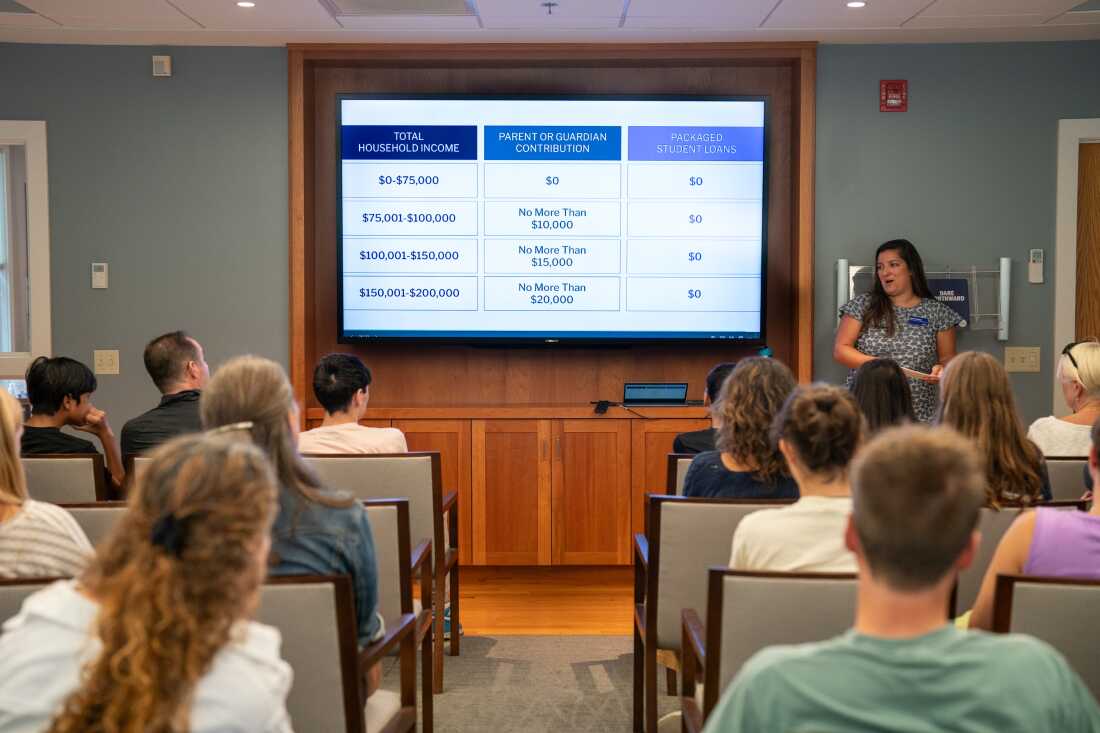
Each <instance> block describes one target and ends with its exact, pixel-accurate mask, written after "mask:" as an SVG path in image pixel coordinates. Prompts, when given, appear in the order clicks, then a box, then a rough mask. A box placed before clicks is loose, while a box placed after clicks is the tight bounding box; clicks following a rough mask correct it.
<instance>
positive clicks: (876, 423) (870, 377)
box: [852, 359, 917, 435]
mask: <svg viewBox="0 0 1100 733" xmlns="http://www.w3.org/2000/svg"><path fill="white" fill-rule="evenodd" d="M852 395H853V396H855V398H856V402H857V403H858V404H859V409H860V410H862V412H863V416H864V417H866V418H867V432H868V434H869V435H874V434H876V433H877V432H878V431H880V430H883V429H884V428H892V427H895V426H897V425H903V424H905V423H911V422H916V420H917V417H916V415H915V414H914V413H913V397H912V393H911V392H910V391H909V379H908V377H906V376H905V373H904V372H902V370H901V367H900V366H898V363H897V362H896V361H894V360H893V359H872V360H871V361H867V362H864V363H863V364H861V365H860V366H859V368H858V369H856V373H855V375H853V377H852Z"/></svg>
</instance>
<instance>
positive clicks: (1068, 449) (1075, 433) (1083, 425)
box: [1027, 341, 1100, 456]
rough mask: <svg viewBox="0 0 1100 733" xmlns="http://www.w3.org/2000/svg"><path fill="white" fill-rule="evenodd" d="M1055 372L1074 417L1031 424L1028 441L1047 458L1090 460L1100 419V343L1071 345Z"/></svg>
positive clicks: (1064, 352)
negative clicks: (1092, 430)
mask: <svg viewBox="0 0 1100 733" xmlns="http://www.w3.org/2000/svg"><path fill="white" fill-rule="evenodd" d="M1055 371H1056V374H1057V377H1058V383H1059V384H1060V385H1061V387H1062V397H1063V399H1065V401H1066V406H1067V407H1069V409H1071V410H1073V414H1072V415H1066V416H1065V417H1055V416H1053V415H1050V416H1048V417H1041V418H1039V419H1038V420H1036V421H1035V422H1033V423H1031V427H1029V428H1028V429H1027V437H1028V438H1030V439H1031V441H1032V442H1033V443H1035V445H1037V446H1039V450H1041V451H1042V452H1043V455H1046V456H1087V455H1088V454H1089V443H1090V441H1089V429H1090V428H1091V426H1092V424H1093V423H1094V422H1096V421H1097V420H1098V419H1100V343H1097V342H1095V341H1084V342H1078V343H1072V344H1069V345H1068V346H1066V348H1064V349H1062V357H1061V358H1060V359H1059V360H1058V366H1057V367H1056V368H1055Z"/></svg>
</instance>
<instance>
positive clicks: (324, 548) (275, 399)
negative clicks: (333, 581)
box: [199, 356, 385, 691]
mask: <svg viewBox="0 0 1100 733" xmlns="http://www.w3.org/2000/svg"><path fill="white" fill-rule="evenodd" d="M199 409H200V412H201V413H202V423H203V425H204V426H205V427H206V428H208V429H209V428H216V427H219V426H232V425H239V424H245V423H246V424H247V425H248V429H249V432H250V433H251V435H252V441H253V442H254V443H255V444H256V446H257V447H259V448H260V450H262V451H263V452H264V453H265V454H267V457H268V458H269V459H270V460H271V464H272V466H273V467H274V469H275V478H276V480H277V481H278V483H279V514H278V517H277V518H276V520H275V525H274V526H273V528H272V545H271V574H272V575H347V576H348V577H350V578H351V584H352V588H353V589H354V592H355V613H356V616H357V617H358V632H359V646H360V647H364V646H366V645H368V644H369V643H370V642H371V641H374V640H376V639H377V638H379V637H381V636H382V634H383V633H384V632H385V629H384V628H383V625H382V617H381V616H379V615H378V565H377V560H376V559H375V552H374V536H373V535H372V534H371V529H370V522H369V521H368V520H367V511H366V509H364V508H363V505H362V504H360V503H359V502H357V501H355V498H354V497H352V496H351V495H349V494H346V493H342V492H336V491H330V490H328V489H326V488H325V487H324V486H322V485H321V482H320V480H319V479H318V478H317V476H315V475H314V473H313V471H312V470H310V468H309V467H308V466H306V464H305V463H304V462H303V461H302V457H301V456H300V455H299V454H298V418H299V414H298V404H297V402H295V400H294V392H293V391H292V390H291V388H290V382H289V381H287V378H286V373H285V372H284V371H283V368H282V367H281V366H279V365H278V364H276V363H275V362H273V361H271V360H270V359H264V358H261V357H258V356H238V357H236V358H235V359H230V360H229V362H227V363H226V364H225V366H223V367H222V368H221V369H219V370H218V372H217V374H215V375H214V377H213V379H211V380H210V383H209V384H208V385H207V386H206V389H204V390H203V393H202V403H201V406H200V408H199ZM378 677H379V669H378V665H375V667H374V668H373V669H372V670H371V676H370V684H369V685H368V690H370V691H373V689H374V688H375V686H376V685H377V681H378Z"/></svg>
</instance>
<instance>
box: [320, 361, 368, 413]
mask: <svg viewBox="0 0 1100 733" xmlns="http://www.w3.org/2000/svg"><path fill="white" fill-rule="evenodd" d="M369 386H370V369H367V365H366V364H364V363H363V362H362V361H361V360H360V359H359V357H358V356H355V355H354V354H327V355H325V356H323V357H321V361H319V362H317V368H316V369H314V370H313V394H314V395H316V397H317V401H318V402H320V403H321V407H324V408H325V412H327V413H328V414H330V415H331V414H333V413H336V412H343V411H344V410H346V409H348V405H350V404H351V398H352V397H354V396H355V393H356V392H358V391H359V390H361V389H366V388H367V387H369Z"/></svg>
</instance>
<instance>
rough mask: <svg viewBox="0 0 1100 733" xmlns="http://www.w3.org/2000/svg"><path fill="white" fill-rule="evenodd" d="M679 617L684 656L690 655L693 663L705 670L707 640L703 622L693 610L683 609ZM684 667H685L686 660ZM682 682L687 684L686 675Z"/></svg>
mask: <svg viewBox="0 0 1100 733" xmlns="http://www.w3.org/2000/svg"><path fill="white" fill-rule="evenodd" d="M680 617H681V619H682V622H683V630H684V639H683V647H682V649H683V651H684V653H685V654H688V653H690V654H691V655H692V657H694V661H695V662H696V663H697V664H698V665H699V667H700V668H705V667H706V666H707V640H706V630H705V628H704V627H703V622H702V621H701V620H700V618H699V614H698V613H696V611H695V609H694V608H685V609H684V610H683V611H681V612H680ZM684 666H685V667H686V666H687V663H686V659H685V664H684ZM692 677H694V675H692ZM684 681H685V682H687V676H686V675H685V677H684Z"/></svg>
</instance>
